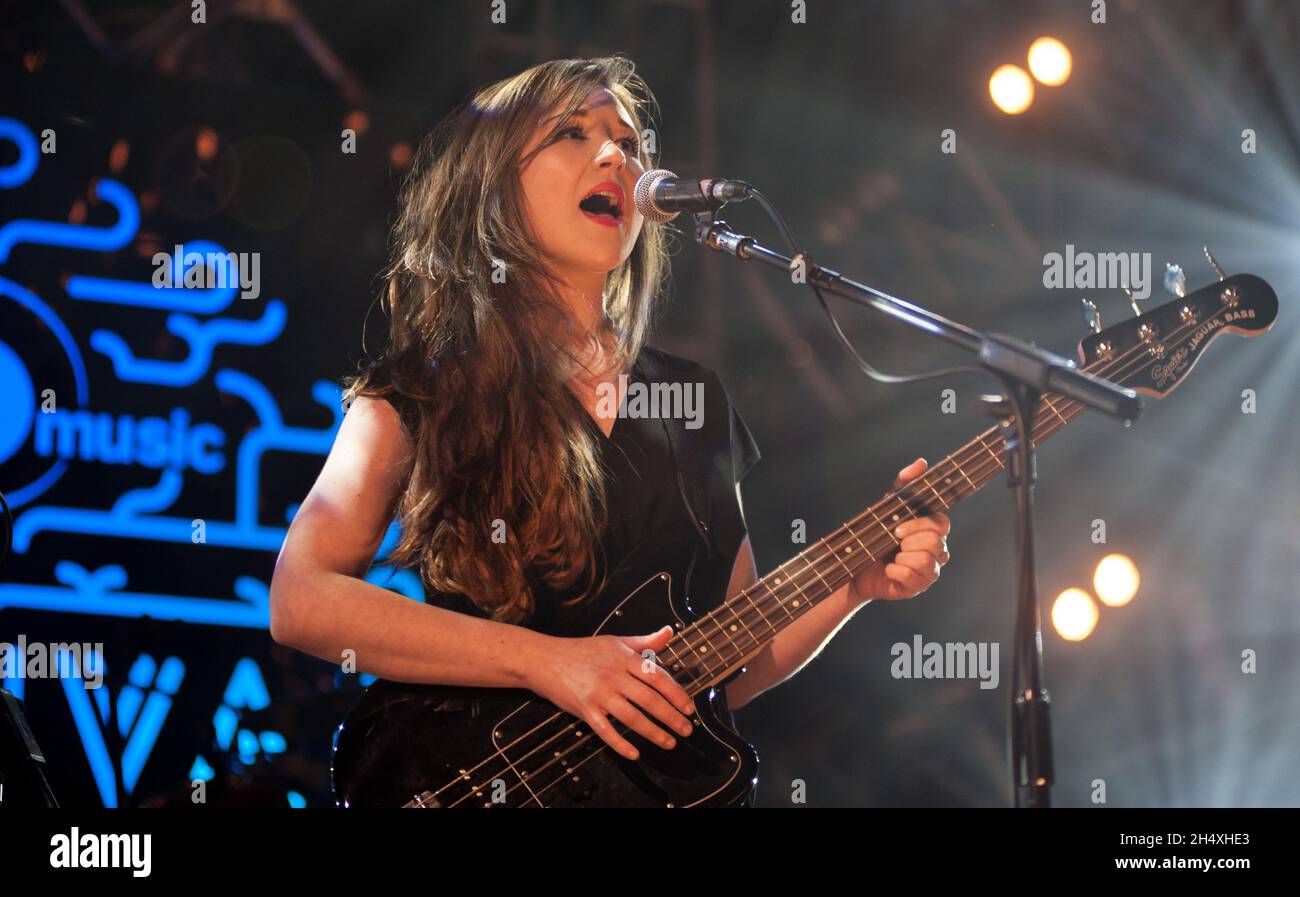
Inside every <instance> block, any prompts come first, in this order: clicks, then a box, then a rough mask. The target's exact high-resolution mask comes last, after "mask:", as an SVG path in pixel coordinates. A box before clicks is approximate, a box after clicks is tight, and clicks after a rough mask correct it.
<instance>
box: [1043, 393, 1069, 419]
mask: <svg viewBox="0 0 1300 897" xmlns="http://www.w3.org/2000/svg"><path fill="white" fill-rule="evenodd" d="M1043 404H1044V405H1046V406H1047V407H1048V408H1050V409H1052V413H1053V414H1055V415H1056V416H1057V417H1060V418H1061V423H1063V424H1068V423H1069V421H1068V420H1066V419H1065V418H1063V417H1061V412H1059V411H1057V410H1056V406H1055V405H1053V404H1052V400H1051V399H1049V398H1048V397H1047V396H1043Z"/></svg>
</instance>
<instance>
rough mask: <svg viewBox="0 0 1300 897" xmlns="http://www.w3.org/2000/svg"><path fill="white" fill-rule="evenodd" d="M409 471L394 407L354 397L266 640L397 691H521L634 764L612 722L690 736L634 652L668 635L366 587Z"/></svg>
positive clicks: (678, 700)
mask: <svg viewBox="0 0 1300 897" xmlns="http://www.w3.org/2000/svg"><path fill="white" fill-rule="evenodd" d="M410 463H411V445H410V441H409V438H408V437H407V436H406V433H405V431H404V430H403V429H402V426H401V422H400V419H399V417H398V415H397V412H396V410H395V409H393V407H392V406H391V405H389V403H388V402H385V401H383V400H382V399H378V400H376V399H368V398H364V397H363V398H358V399H357V400H356V401H355V402H353V404H352V407H351V408H350V409H349V410H348V413H347V416H346V417H345V418H344V419H343V426H342V427H340V428H339V435H338V438H337V439H336V440H335V442H334V447H333V448H332V449H331V450H330V455H329V458H327V459H326V461H325V467H324V468H323V469H322V470H321V474H320V477H319V478H318V479H317V480H316V484H315V485H314V486H312V489H311V492H310V493H309V494H308V495H307V498H306V500H305V501H304V502H303V503H302V507H301V508H300V509H299V511H298V514H297V516H295V517H294V519H293V524H292V525H291V526H290V527H289V533H288V535H287V536H286V537H285V540H284V546H283V547H282V548H281V549H280V557H279V559H278V560H277V561H276V564H275V575H274V576H273V577H272V579H271V637H272V638H274V639H275V640H276V641H277V642H279V643H280V644H282V645H288V646H290V647H293V648H297V649H298V650H299V651H304V652H306V653H308V654H314V655H315V656H317V657H320V658H322V659H324V660H328V661H330V662H331V663H342V662H343V661H344V660H346V659H348V657H349V656H351V657H352V658H353V659H354V660H355V662H356V669H357V670H359V671H361V672H365V673H372V674H374V675H376V676H382V677H383V678H385V679H392V680H395V681H398V682H417V683H431V684H443V685H466V686H478V687H484V688H513V687H518V688H527V689H529V690H531V691H533V692H535V693H536V694H538V695H541V696H542V697H544V698H546V699H547V700H549V701H551V702H552V703H553V704H556V705H557V706H559V707H560V708H561V709H562V710H565V711H567V712H569V713H571V714H573V715H574V716H577V717H579V718H580V719H582V720H585V721H586V723H587V724H588V725H589V726H591V728H592V731H594V732H595V733H596V734H597V735H598V736H599V737H600V738H602V739H604V741H605V742H606V743H608V744H609V745H610V746H611V747H613V748H614V749H615V750H617V751H618V752H619V753H620V754H622V755H623V756H625V757H627V758H628V759H630V760H635V759H637V757H638V756H639V753H638V751H637V749H636V747H635V746H634V745H633V744H632V743H631V742H630V741H628V740H627V739H626V738H624V737H623V736H622V735H621V734H620V733H619V732H618V731H617V730H616V729H615V727H614V725H613V724H612V723H611V722H610V718H611V717H612V718H613V719H615V720H617V721H619V722H622V723H623V724H624V725H626V726H628V727H629V728H630V729H632V730H633V731H635V732H637V733H638V734H640V735H642V736H643V737H645V738H648V739H651V740H653V741H655V742H657V743H658V744H659V745H660V746H662V747H664V748H671V747H674V746H675V744H676V741H675V740H674V739H673V738H672V736H670V735H669V734H668V732H667V731H665V729H670V730H675V731H676V732H677V733H678V734H679V735H683V736H684V735H688V734H689V733H690V732H691V725H690V722H689V721H688V719H687V717H688V716H690V715H691V714H693V713H694V712H695V711H694V703H693V702H692V701H691V699H690V697H689V696H688V695H687V694H686V692H685V691H684V690H683V689H682V687H681V686H680V685H678V684H677V682H676V681H674V680H673V678H672V677H671V676H670V675H669V674H668V672H667V671H666V670H664V669H663V668H662V667H660V666H659V665H657V664H653V663H650V664H647V663H646V662H645V659H644V656H643V652H644V651H647V650H649V651H652V652H657V651H661V650H663V648H664V646H665V645H667V644H668V642H669V640H670V639H671V638H672V628H671V627H669V626H665V627H663V628H662V629H661V630H660V631H659V632H657V633H653V634H651V635H646V636H619V637H615V636H595V637H592V638H557V637H554V636H547V635H543V634H541V633H538V632H534V631H533V630H531V629H526V628H524V627H523V626H513V625H510V624H506V623H495V622H492V621H490V620H482V619H479V618H477V617H472V616H469V615H467V614H459V613H456V612H455V611H450V610H446V609H444V608H440V607H435V606H433V605H430V604H421V603H419V602H416V601H412V600H411V599H410V598H406V597H403V596H401V595H396V594H394V593H393V592H390V591H388V590H387V589H381V588H379V587H378V586H374V585H371V584H370V583H367V582H365V581H364V580H362V579H361V577H362V576H364V575H365V572H366V570H367V569H368V568H369V566H370V562H371V560H372V559H373V558H374V556H375V552H376V551H378V550H379V543H380V542H381V541H382V540H383V537H384V532H385V530H386V529H387V528H388V524H389V521H390V520H392V517H393V511H394V509H395V507H396V505H397V500H398V497H399V496H400V494H401V491H402V488H403V486H404V485H405V483H406V478H407V476H408V475H409V471H410ZM347 651H351V652H354V653H353V654H352V655H347V654H345V653H344V652H347ZM651 717H653V718H654V722H652V721H651ZM656 723H658V725H657V724H656Z"/></svg>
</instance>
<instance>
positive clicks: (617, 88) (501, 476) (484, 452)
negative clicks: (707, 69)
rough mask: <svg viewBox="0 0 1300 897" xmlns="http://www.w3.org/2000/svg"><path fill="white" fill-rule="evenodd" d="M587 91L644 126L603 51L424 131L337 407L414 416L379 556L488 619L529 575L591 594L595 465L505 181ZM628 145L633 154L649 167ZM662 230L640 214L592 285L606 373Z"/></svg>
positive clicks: (543, 277) (658, 254) (661, 267)
mask: <svg viewBox="0 0 1300 897" xmlns="http://www.w3.org/2000/svg"><path fill="white" fill-rule="evenodd" d="M598 87H605V88H607V89H608V90H609V92H610V93H611V94H613V96H614V97H615V99H616V100H617V101H618V102H619V103H620V104H621V105H622V107H623V110H624V111H625V112H626V113H627V114H628V115H629V116H630V120H631V123H632V125H633V126H634V127H635V129H636V131H637V132H638V133H639V134H640V133H644V129H646V128H647V127H649V126H650V125H649V121H650V116H652V115H653V113H654V110H655V100H654V96H653V94H652V93H651V92H650V90H649V88H648V87H647V85H646V84H645V82H644V81H643V80H642V79H641V77H640V76H639V75H638V74H636V72H635V69H634V66H633V64H632V62H631V61H630V60H629V59H627V58H626V57H624V56H611V57H605V58H599V59H561V60H554V61H551V62H545V63H542V64H541V65H537V66H534V67H532V68H530V69H527V70H526V71H524V72H521V73H519V74H518V75H515V76H514V77H511V78H507V79H505V80H502V81H499V82H496V83H494V84H491V85H489V86H487V87H484V88H483V89H481V90H479V91H478V92H477V93H476V94H475V95H474V96H473V97H472V98H471V99H470V100H469V101H468V102H467V103H464V104H462V105H461V106H459V107H457V109H456V110H454V111H453V112H452V113H451V114H450V115H448V116H447V117H446V118H444V119H443V120H442V121H440V122H439V123H438V125H437V126H436V127H435V128H434V129H433V130H432V131H431V132H430V133H429V134H428V135H427V136H426V137H425V138H424V140H423V141H422V142H421V145H420V147H419V150H418V151H417V153H416V155H415V159H414V162H413V166H412V169H411V171H410V173H409V175H408V176H407V179H406V181H405V183H404V185H403V188H402V191H401V196H400V205H401V212H400V216H399V218H398V220H397V223H396V225H395V227H394V231H393V246H392V260H391V263H390V264H389V266H388V268H387V270H386V272H385V281H386V287H385V290H384V296H383V305H384V308H385V310H386V311H387V313H388V315H389V319H390V339H389V345H388V348H387V349H386V351H385V352H384V354H383V356H382V357H381V358H380V359H379V360H378V361H377V362H375V363H372V364H370V365H368V366H366V367H365V368H364V369H362V370H361V372H360V373H359V374H358V375H357V376H355V377H353V378H350V380H349V382H347V384H346V387H347V392H346V396H347V400H350V399H351V398H352V397H354V396H357V395H366V396H374V397H382V396H386V395H388V394H390V393H392V392H394V391H396V392H397V393H398V394H399V395H400V396H402V397H404V401H405V403H406V404H407V405H408V406H409V407H412V408H414V409H417V410H418V413H415V414H413V415H412V416H411V418H410V422H409V426H408V430H409V431H410V436H411V438H412V441H413V443H414V448H415V457H414V463H413V467H412V472H411V477H410V481H409V483H408V484H407V485H406V487H405V490H404V492H403V494H402V497H401V500H400V503H399V506H398V520H399V523H400V525H401V538H400V540H399V542H398V544H397V546H396V548H395V549H394V550H393V551H392V553H391V554H390V555H389V560H390V562H392V563H393V564H395V565H396V566H399V567H408V568H414V569H416V570H418V572H419V574H420V576H421V578H422V579H423V581H424V583H425V585H426V587H432V588H434V589H437V590H439V591H443V592H459V593H463V594H464V595H466V596H468V597H469V598H470V599H471V600H472V601H473V602H474V604H475V605H476V606H477V607H479V608H480V609H482V610H483V611H484V612H485V613H487V614H488V615H490V616H491V617H492V618H493V619H496V620H501V621H504V622H514V623H517V622H524V621H526V620H527V619H528V618H529V617H530V616H531V614H532V612H533V609H534V602H535V596H534V594H533V588H532V586H531V585H530V583H529V579H530V578H532V579H534V580H535V581H541V582H545V583H546V584H547V585H549V586H550V587H552V588H554V589H557V590H558V589H565V588H569V587H572V586H573V585H574V584H576V583H578V582H579V579H580V578H581V579H583V580H584V583H585V584H584V587H583V590H582V591H581V593H580V594H579V595H578V598H577V599H576V600H582V599H585V598H587V597H589V596H590V595H592V594H594V593H595V592H596V591H598V589H599V588H600V584H599V583H597V581H596V575H595V571H596V569H597V563H596V560H597V551H598V548H599V540H600V533H601V531H602V529H603V527H604V525H605V521H606V509H605V507H604V472H603V471H602V469H601V466H600V461H599V455H598V448H597V445H596V443H595V437H594V436H593V434H592V432H591V429H590V427H589V426H588V424H587V421H586V420H584V417H585V416H586V415H587V412H586V410H585V409H584V408H583V407H582V405H581V403H580V402H579V401H578V399H577V398H576V397H575V396H574V395H573V393H572V392H571V391H570V389H569V388H568V387H567V386H566V385H565V381H566V380H567V379H568V378H569V377H570V376H571V375H572V370H573V360H574V355H573V352H572V351H571V347H572V345H573V342H572V340H571V339H570V338H569V337H571V335H572V334H574V333H575V332H580V331H581V328H580V327H578V326H576V323H575V322H574V321H573V320H572V318H571V316H570V315H569V313H568V312H567V310H566V308H565V307H564V305H563V303H562V301H561V300H560V298H559V294H558V293H557V292H556V291H555V288H554V285H555V279H554V277H553V276H552V275H551V274H550V273H549V271H548V270H547V267H546V265H545V264H544V263H543V255H542V253H541V248H540V245H539V244H538V242H537V240H536V239H535V237H534V235H533V234H532V233H531V232H530V229H529V228H528V226H527V219H526V214H525V206H524V197H523V190H522V187H521V183H520V178H519V173H520V170H521V168H522V167H523V166H524V165H525V164H526V163H527V161H528V158H530V157H531V154H530V157H528V158H526V157H524V156H523V150H524V148H525V145H526V143H527V141H528V138H529V136H530V135H531V134H532V133H533V132H534V130H535V129H536V128H537V127H538V126H539V124H540V123H541V121H542V118H543V116H545V115H547V114H548V113H551V112H552V111H553V110H562V114H561V115H560V116H559V117H558V118H557V119H556V125H555V129H554V132H553V133H551V134H549V135H548V136H547V138H546V139H544V140H543V141H542V142H541V143H540V144H539V145H538V149H540V148H541V147H544V146H546V145H547V144H548V143H549V142H550V139H551V138H552V137H554V136H555V134H556V133H558V132H559V131H560V130H561V127H562V125H563V124H564V121H565V119H566V118H567V117H568V116H570V115H572V114H573V113H574V112H576V111H577V110H578V109H579V108H581V106H582V104H583V102H584V100H585V99H586V97H587V96H588V95H589V94H590V93H591V91H592V90H595V89H596V88H598ZM639 142H640V143H641V145H642V147H643V149H642V150H640V153H641V156H640V162H641V164H642V165H643V166H644V167H645V168H647V169H649V168H652V167H654V166H653V161H652V159H651V158H650V155H649V154H648V152H647V151H646V149H645V148H644V147H645V144H646V142H647V141H645V140H641V141H639ZM536 151H537V150H533V152H534V153H535V152H536ZM665 238H666V234H665V229H664V226H663V225H659V224H655V223H653V222H650V221H645V222H644V224H643V226H642V230H641V233H640V236H639V237H638V240H637V242H636V244H635V247H634V249H633V250H632V254H631V255H630V256H629V258H628V259H627V261H626V262H624V263H623V264H622V265H620V266H619V267H618V268H616V269H614V270H613V271H611V272H610V273H609V276H608V278H607V282H606V286H607V292H606V305H605V310H606V314H607V316H608V323H609V325H610V327H611V328H612V331H613V335H614V339H615V340H616V342H615V344H614V346H613V347H612V348H611V349H610V350H609V351H610V358H611V360H612V361H613V362H614V363H615V365H616V366H617V367H616V369H617V370H620V371H621V370H625V369H626V367H627V366H629V365H630V364H631V363H632V361H633V360H634V359H635V358H636V357H637V355H638V353H639V352H640V349H641V346H642V344H643V343H644V341H645V339H646V338H647V333H648V329H649V327H650V324H651V320H652V310H653V308H654V305H655V303H656V301H657V298H658V295H659V293H660V290H661V288H662V286H663V284H664V279H665V277H666V275H667V270H668V269H667V252H666V249H665ZM494 271H495V272H496V274H497V276H496V277H495V278H494V277H493V274H494ZM502 273H504V275H505V276H504V278H503V277H502ZM502 281H504V282H502ZM579 415H583V417H580V416H579ZM502 535H504V540H502V539H501V536H502Z"/></svg>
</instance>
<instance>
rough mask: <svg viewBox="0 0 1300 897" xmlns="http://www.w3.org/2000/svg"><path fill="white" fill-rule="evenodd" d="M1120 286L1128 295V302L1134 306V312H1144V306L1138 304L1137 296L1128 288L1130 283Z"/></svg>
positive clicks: (1136, 313)
mask: <svg viewBox="0 0 1300 897" xmlns="http://www.w3.org/2000/svg"><path fill="white" fill-rule="evenodd" d="M1119 288H1120V289H1121V290H1123V291H1124V295H1125V296H1127V297H1128V304H1129V305H1131V306H1133V314H1135V315H1139V316H1140V315H1141V314H1142V308H1141V306H1139V305H1138V301H1137V297H1135V296H1134V295H1133V291H1132V290H1130V289H1129V288H1128V284H1126V283H1123V284H1120V287H1119Z"/></svg>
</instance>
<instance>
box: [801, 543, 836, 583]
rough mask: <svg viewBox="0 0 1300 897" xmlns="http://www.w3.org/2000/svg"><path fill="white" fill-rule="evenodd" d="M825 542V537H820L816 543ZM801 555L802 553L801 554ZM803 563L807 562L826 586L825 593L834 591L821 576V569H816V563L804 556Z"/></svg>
mask: <svg viewBox="0 0 1300 897" xmlns="http://www.w3.org/2000/svg"><path fill="white" fill-rule="evenodd" d="M825 542H826V540H825V539H822V540H821V542H819V543H818V544H825ZM801 557H802V555H801ZM804 563H805V564H807V565H808V566H809V567H811V568H812V572H813V573H814V574H815V575H816V576H817V578H818V579H820V580H821V581H822V585H824V586H826V594H828V595H829V594H830V593H831V592H833V591H835V590H834V589H833V588H831V587H830V586H829V585H827V583H826V580H825V579H824V578H823V577H822V574H821V571H820V570H818V569H817V565H816V564H813V563H811V562H810V561H809V560H808V559H807V557H804ZM799 591H800V592H803V589H800V590H799Z"/></svg>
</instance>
